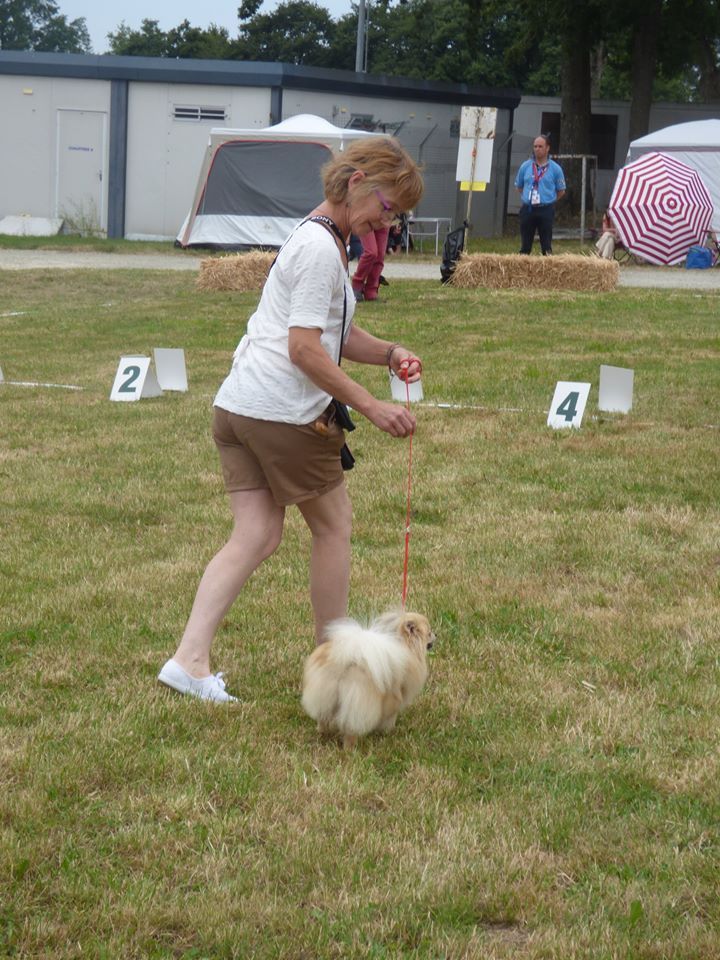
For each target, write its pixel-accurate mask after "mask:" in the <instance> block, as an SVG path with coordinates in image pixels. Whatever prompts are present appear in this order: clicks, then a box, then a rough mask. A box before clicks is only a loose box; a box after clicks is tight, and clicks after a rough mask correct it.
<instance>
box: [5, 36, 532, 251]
mask: <svg viewBox="0 0 720 960" xmlns="http://www.w3.org/2000/svg"><path fill="white" fill-rule="evenodd" d="M519 100H520V97H519V94H518V93H517V92H516V91H507V90H500V91H495V90H485V89H483V88H479V87H471V86H467V85H465V84H443V83H433V82H429V81H417V80H407V79H403V78H398V77H386V76H369V75H366V74H357V73H352V72H349V71H341V70H326V69H314V68H310V67H296V66H291V65H288V64H281V63H244V62H236V61H221V60H167V59H160V58H157V59H156V58H146V57H114V56H82V55H75V54H42V53H28V52H19V51H6V50H4V51H0V113H1V115H2V118H3V137H2V138H1V139H0V218H2V217H4V216H7V215H23V214H27V215H30V216H37V217H64V218H66V219H69V220H73V221H75V222H76V223H82V224H85V225H93V226H94V227H95V228H96V229H98V230H100V231H101V232H105V233H107V235H108V236H111V237H128V238H134V239H139V238H167V239H174V238H175V236H176V235H177V232H178V230H179V228H180V226H181V224H182V222H183V220H184V218H185V215H186V214H187V212H188V209H189V206H190V203H191V200H192V197H193V193H194V190H195V185H196V182H197V177H198V172H199V170H200V165H201V162H202V158H203V152H204V150H205V148H206V145H207V141H208V134H209V131H210V128H211V127H230V128H254V127H257V128H262V127H267V126H269V125H271V124H273V123H277V122H279V121H280V120H284V119H286V118H288V117H290V116H294V115H295V114H299V113H310V114H315V115H317V116H320V117H323V118H325V119H327V120H329V121H331V122H332V123H334V124H336V125H338V126H347V125H353V126H359V127H362V128H365V129H374V130H385V131H386V132H388V133H394V134H396V135H397V137H398V139H399V140H400V141H401V142H402V143H403V144H404V146H406V147H407V148H408V150H409V151H410V153H411V155H413V156H414V157H415V159H417V160H419V161H420V162H421V163H422V165H423V168H424V173H425V179H426V188H427V189H426V193H425V196H424V197H423V200H422V204H421V207H420V208H419V209H418V210H417V211H415V212H416V214H418V215H422V216H425V217H449V218H451V219H452V220H453V221H454V222H457V221H458V217H459V221H462V218H463V215H464V209H465V203H466V200H465V197H466V195H462V194H460V193H459V191H458V187H457V184H456V182H455V167H456V161H457V151H458V136H459V120H460V112H461V108H462V107H463V106H466V105H467V106H491V107H497V108H498V123H497V140H496V143H497V145H498V146H499V149H496V151H495V158H494V167H493V179H492V182H491V184H490V185H489V186H490V189H488V190H487V191H486V192H485V193H483V194H476V195H475V197H476V198H477V199H475V198H474V199H473V219H476V221H477V225H478V232H484V233H486V234H488V235H492V234H494V233H496V232H499V231H500V230H501V229H502V221H503V217H504V212H505V206H506V202H507V192H508V189H509V180H510V175H511V172H510V171H509V169H508V162H509V159H510V157H509V139H508V137H509V132H510V130H511V129H512V117H513V110H514V109H515V107H516V106H517V105H518V103H519Z"/></svg>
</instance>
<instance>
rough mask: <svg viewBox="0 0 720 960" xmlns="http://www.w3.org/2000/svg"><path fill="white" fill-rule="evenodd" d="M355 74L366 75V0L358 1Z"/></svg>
mask: <svg viewBox="0 0 720 960" xmlns="http://www.w3.org/2000/svg"><path fill="white" fill-rule="evenodd" d="M355 73H365V0H358V28H357V43H356V45H355Z"/></svg>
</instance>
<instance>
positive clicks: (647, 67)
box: [629, 0, 662, 142]
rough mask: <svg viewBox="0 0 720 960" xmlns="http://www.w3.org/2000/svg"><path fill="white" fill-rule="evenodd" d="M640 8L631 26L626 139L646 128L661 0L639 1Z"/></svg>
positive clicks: (636, 136) (650, 99)
mask: <svg viewBox="0 0 720 960" xmlns="http://www.w3.org/2000/svg"><path fill="white" fill-rule="evenodd" d="M640 9H641V10H642V12H638V14H637V17H636V19H635V26H634V29H633V54H632V73H631V82H632V100H631V102H630V131H629V132H630V142H632V141H633V140H636V139H637V138H638V137H644V136H645V134H646V133H647V132H648V130H649V128H650V107H651V106H652V91H653V79H654V77H655V65H656V62H657V42H658V35H659V33H660V15H661V12H662V0H648V2H647V3H643V4H640Z"/></svg>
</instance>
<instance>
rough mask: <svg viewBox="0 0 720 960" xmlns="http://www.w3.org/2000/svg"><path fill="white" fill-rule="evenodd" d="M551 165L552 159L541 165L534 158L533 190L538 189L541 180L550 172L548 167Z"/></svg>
mask: <svg viewBox="0 0 720 960" xmlns="http://www.w3.org/2000/svg"><path fill="white" fill-rule="evenodd" d="M549 166H550V161H549V160H548V162H547V163H546V164H545V166H544V167H539V166H538V165H537V164H536V163H535V161H534V160H533V165H532V170H533V190H537V188H538V187H539V186H540V181H541V180H542V178H543V177H544V176H545V174H546V173H547V172H548V167H549Z"/></svg>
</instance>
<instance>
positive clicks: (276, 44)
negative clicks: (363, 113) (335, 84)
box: [233, 0, 337, 67]
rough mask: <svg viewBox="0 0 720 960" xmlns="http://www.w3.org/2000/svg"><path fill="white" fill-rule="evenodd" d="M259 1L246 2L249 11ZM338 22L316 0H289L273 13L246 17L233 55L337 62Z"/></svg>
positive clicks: (314, 63)
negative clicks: (335, 39) (336, 25)
mask: <svg viewBox="0 0 720 960" xmlns="http://www.w3.org/2000/svg"><path fill="white" fill-rule="evenodd" d="M254 7H255V4H244V7H243V8H241V11H242V10H243V9H244V10H245V12H246V13H248V12H249V11H250V10H252V9H254ZM334 35H335V25H334V23H333V20H332V17H331V16H330V14H329V13H328V11H327V10H326V9H325V8H324V7H322V6H320V5H319V4H317V3H313V2H312V0H287V2H285V3H280V4H278V6H277V7H276V8H275V10H273V11H272V13H255V14H254V16H251V17H250V18H248V19H243V20H242V22H241V27H240V34H239V37H238V40H237V43H236V44H235V49H234V52H233V57H234V58H235V59H237V60H265V61H281V62H283V63H295V64H308V65H312V66H316V67H330V66H337V63H336V58H335V57H334V54H333V50H332V47H333V39H334Z"/></svg>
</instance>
